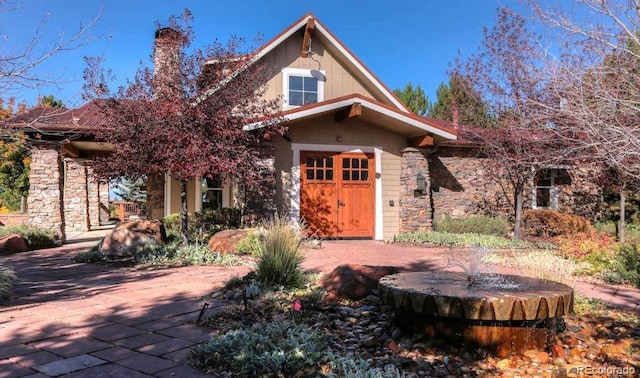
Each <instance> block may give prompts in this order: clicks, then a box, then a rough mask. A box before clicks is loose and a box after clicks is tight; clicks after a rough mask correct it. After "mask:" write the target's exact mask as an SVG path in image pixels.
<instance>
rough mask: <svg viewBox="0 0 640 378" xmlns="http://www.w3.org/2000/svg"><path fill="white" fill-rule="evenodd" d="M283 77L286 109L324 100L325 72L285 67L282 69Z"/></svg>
mask: <svg viewBox="0 0 640 378" xmlns="http://www.w3.org/2000/svg"><path fill="white" fill-rule="evenodd" d="M282 77H283V86H282V88H283V94H284V108H285V109H286V108H293V107H297V106H303V105H308V104H315V103H316V102H320V101H323V100H324V82H325V76H324V72H322V71H316V70H306V69H300V68H285V69H283V70H282Z"/></svg>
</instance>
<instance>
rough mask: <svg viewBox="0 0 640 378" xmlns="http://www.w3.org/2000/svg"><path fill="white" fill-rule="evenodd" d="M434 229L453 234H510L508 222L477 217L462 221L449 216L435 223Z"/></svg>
mask: <svg viewBox="0 0 640 378" xmlns="http://www.w3.org/2000/svg"><path fill="white" fill-rule="evenodd" d="M434 229H435V230H436V231H441V232H450V233H454V234H482V235H496V236H503V237H508V236H509V233H510V232H511V225H510V224H509V222H508V221H507V220H506V219H504V218H500V217H488V216H484V215H477V216H473V217H469V218H464V219H451V218H450V217H449V216H447V217H446V218H444V219H442V220H439V221H437V222H436V223H435V225H434Z"/></svg>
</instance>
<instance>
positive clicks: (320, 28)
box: [253, 13, 411, 113]
mask: <svg viewBox="0 0 640 378" xmlns="http://www.w3.org/2000/svg"><path fill="white" fill-rule="evenodd" d="M310 19H311V20H313V21H314V22H315V31H314V35H315V34H316V33H320V34H321V35H322V37H323V38H325V39H326V41H327V42H328V43H329V45H330V47H333V49H334V50H335V51H336V52H337V53H338V54H339V55H340V56H341V57H342V58H343V59H344V60H345V61H346V62H348V63H349V64H350V65H351V66H352V67H353V68H354V69H355V70H356V71H357V72H359V73H360V74H361V76H362V77H363V78H364V79H365V80H366V81H368V84H370V85H371V87H373V88H375V89H376V90H377V91H379V92H380V94H382V96H383V97H384V98H385V99H386V100H387V101H385V102H388V103H389V104H390V105H393V106H394V107H396V108H397V109H398V110H400V111H402V112H404V113H411V110H409V108H407V106H406V105H405V104H403V103H402V101H400V100H399V99H398V98H397V97H396V95H395V94H394V93H393V91H392V90H390V89H389V88H388V87H387V86H386V85H385V84H384V83H383V82H382V81H380V79H378V78H377V77H376V75H374V74H373V72H371V70H369V68H367V66H365V65H364V63H362V61H361V60H360V59H358V57H356V56H355V54H353V52H351V50H349V49H348V48H347V47H346V46H345V45H344V44H343V43H342V42H341V41H340V40H339V39H338V37H336V36H335V35H334V34H333V33H332V32H331V31H330V30H329V29H328V28H327V27H326V26H324V24H323V23H321V22H320V21H319V20H318V18H317V17H316V16H314V15H313V14H312V13H307V14H306V15H304V16H302V17H301V18H300V19H298V20H297V21H295V22H294V23H293V24H291V25H290V26H289V27H287V28H286V29H284V30H283V31H282V32H280V34H278V35H276V36H275V37H273V39H271V40H270V41H269V42H267V43H265V44H264V45H263V46H262V47H260V48H259V49H258V50H256V51H255V53H254V55H253V58H254V59H256V60H258V59H260V58H262V57H264V56H265V55H267V54H268V53H269V52H271V51H272V50H273V49H275V48H276V47H278V46H279V45H280V44H281V43H283V42H284V41H286V40H287V39H288V38H289V37H290V36H292V35H293V34H295V33H296V32H298V31H299V30H300V29H301V28H304V27H306V25H307V22H308V21H309V20H310Z"/></svg>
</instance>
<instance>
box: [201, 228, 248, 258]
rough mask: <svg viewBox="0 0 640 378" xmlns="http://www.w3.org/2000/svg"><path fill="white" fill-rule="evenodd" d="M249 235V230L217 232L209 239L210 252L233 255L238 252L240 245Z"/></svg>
mask: <svg viewBox="0 0 640 378" xmlns="http://www.w3.org/2000/svg"><path fill="white" fill-rule="evenodd" d="M249 234H250V232H249V230H246V229H241V230H223V231H220V232H217V233H216V234H215V235H213V236H212V237H211V239H209V244H208V247H209V250H210V251H211V252H218V253H233V252H235V251H236V248H237V246H238V244H239V243H240V242H241V241H243V240H245V239H246V238H247V237H248V236H249Z"/></svg>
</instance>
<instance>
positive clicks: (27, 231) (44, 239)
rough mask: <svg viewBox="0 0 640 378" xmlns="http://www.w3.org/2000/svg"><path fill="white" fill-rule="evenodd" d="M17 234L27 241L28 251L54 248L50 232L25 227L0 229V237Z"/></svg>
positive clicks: (53, 236)
mask: <svg viewBox="0 0 640 378" xmlns="http://www.w3.org/2000/svg"><path fill="white" fill-rule="evenodd" d="M11 234H18V235H20V236H22V237H23V238H24V239H25V240H26V241H27V247H29V250H34V249H42V248H51V247H55V246H56V238H55V234H54V232H53V231H52V230H45V229H42V228H38V227H32V226H27V225H23V224H21V225H15V226H5V227H0V237H2V236H6V235H11Z"/></svg>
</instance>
